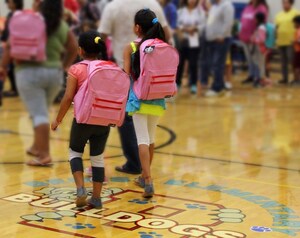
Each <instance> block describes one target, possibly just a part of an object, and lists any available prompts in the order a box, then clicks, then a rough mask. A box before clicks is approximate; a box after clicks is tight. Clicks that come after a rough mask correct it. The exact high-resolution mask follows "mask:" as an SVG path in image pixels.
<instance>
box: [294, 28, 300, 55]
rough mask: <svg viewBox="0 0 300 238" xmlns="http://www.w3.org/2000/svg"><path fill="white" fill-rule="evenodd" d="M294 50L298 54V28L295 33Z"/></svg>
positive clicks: (299, 50) (299, 29)
mask: <svg viewBox="0 0 300 238" xmlns="http://www.w3.org/2000/svg"><path fill="white" fill-rule="evenodd" d="M294 50H295V52H299V53H300V28H298V29H297V30H296V33H295V43H294Z"/></svg>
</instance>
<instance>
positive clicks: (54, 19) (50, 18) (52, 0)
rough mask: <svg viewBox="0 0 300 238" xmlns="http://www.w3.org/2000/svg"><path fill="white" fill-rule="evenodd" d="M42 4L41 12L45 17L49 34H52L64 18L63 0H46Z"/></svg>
mask: <svg viewBox="0 0 300 238" xmlns="http://www.w3.org/2000/svg"><path fill="white" fill-rule="evenodd" d="M41 4H42V5H41V13H42V15H43V16H44V18H45V22H46V28H47V36H51V35H52V34H53V33H54V32H56V31H57V29H58V27H59V26H60V23H61V20H62V16H63V4H62V0H44V1H43V2H42V3H41Z"/></svg>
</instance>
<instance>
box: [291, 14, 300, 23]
mask: <svg viewBox="0 0 300 238" xmlns="http://www.w3.org/2000/svg"><path fill="white" fill-rule="evenodd" d="M293 22H294V23H295V24H299V25H300V15H297V16H295V17H294V19H293Z"/></svg>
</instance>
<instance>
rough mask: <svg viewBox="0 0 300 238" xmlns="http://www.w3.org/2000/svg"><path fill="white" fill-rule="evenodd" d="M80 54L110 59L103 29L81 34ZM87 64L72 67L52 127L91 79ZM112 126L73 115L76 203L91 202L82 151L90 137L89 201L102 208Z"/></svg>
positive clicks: (71, 138)
mask: <svg viewBox="0 0 300 238" xmlns="http://www.w3.org/2000/svg"><path fill="white" fill-rule="evenodd" d="M78 44H79V55H80V57H81V58H83V60H85V61H92V60H97V59H100V58H101V59H102V60H106V59H107V53H106V46H105V43H104V41H102V40H101V38H100V35H99V33H97V32H95V31H88V32H85V33H82V34H81V35H80V36H79V42H78ZM87 73H88V72H87V65H86V64H82V63H80V62H79V63H77V64H75V65H73V66H71V68H70V69H69V71H68V79H67V88H66V92H65V95H64V97H63V99H62V102H61V105H60V109H59V112H58V114H57V117H56V119H55V120H54V121H53V122H52V124H51V129H52V130H56V129H57V127H58V125H59V124H60V123H61V122H62V120H63V118H64V116H65V115H66V113H67V111H68V109H69V108H70V106H71V103H72V101H73V99H74V96H75V95H76V93H77V91H78V89H79V88H80V87H81V86H82V85H83V83H84V81H85V80H86V79H87V77H88V75H87ZM109 131H110V127H108V126H99V125H88V124H79V123H77V122H76V120H75V118H74V119H73V123H72V128H71V135H70V157H69V161H70V165H71V170H72V173H73V177H74V180H75V184H76V187H77V199H76V206H77V207H82V206H85V205H87V201H86V198H87V191H86V189H85V186H84V178H83V171H84V170H83V162H82V155H83V152H84V147H85V145H86V143H87V141H89V144H90V160H91V165H92V174H93V175H92V180H93V194H92V197H91V198H90V199H89V200H88V204H89V205H90V206H92V207H95V208H102V203H101V199H100V194H101V190H102V183H103V181H104V158H103V152H104V148H105V145H106V141H107V138H108V135H109Z"/></svg>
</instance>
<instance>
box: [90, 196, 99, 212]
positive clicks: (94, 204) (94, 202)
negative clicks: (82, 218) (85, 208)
mask: <svg viewBox="0 0 300 238" xmlns="http://www.w3.org/2000/svg"><path fill="white" fill-rule="evenodd" d="M88 204H89V205H90V206H92V207H94V208H96V209H101V208H102V202H101V198H93V197H91V198H90V199H88Z"/></svg>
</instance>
